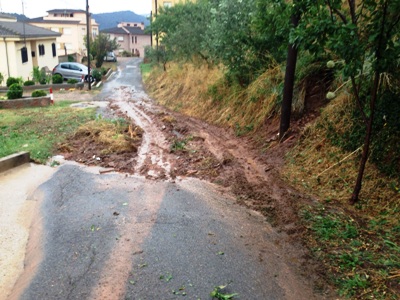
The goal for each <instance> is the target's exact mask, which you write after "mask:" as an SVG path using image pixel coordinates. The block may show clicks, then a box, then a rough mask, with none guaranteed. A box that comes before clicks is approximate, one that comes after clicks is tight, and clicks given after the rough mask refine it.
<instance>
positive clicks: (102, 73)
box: [100, 67, 108, 76]
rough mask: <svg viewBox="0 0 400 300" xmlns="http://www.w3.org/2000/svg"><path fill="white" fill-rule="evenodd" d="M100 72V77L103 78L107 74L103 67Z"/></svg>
mask: <svg viewBox="0 0 400 300" xmlns="http://www.w3.org/2000/svg"><path fill="white" fill-rule="evenodd" d="M100 70H101V75H103V76H105V75H106V74H107V72H108V69H107V68H104V67H101V69H100Z"/></svg>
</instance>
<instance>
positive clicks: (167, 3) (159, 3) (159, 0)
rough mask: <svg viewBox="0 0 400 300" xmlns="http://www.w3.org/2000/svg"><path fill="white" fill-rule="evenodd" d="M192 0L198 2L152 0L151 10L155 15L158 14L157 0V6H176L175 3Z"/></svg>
mask: <svg viewBox="0 0 400 300" xmlns="http://www.w3.org/2000/svg"><path fill="white" fill-rule="evenodd" d="M190 1H192V2H196V0H151V10H152V12H153V15H154V14H156V2H157V7H165V6H174V5H175V4H178V3H186V2H190ZM157 11H158V8H157Z"/></svg>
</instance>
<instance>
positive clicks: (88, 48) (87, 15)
mask: <svg viewBox="0 0 400 300" xmlns="http://www.w3.org/2000/svg"><path fill="white" fill-rule="evenodd" d="M89 18H90V16H89V0H86V35H87V38H86V40H87V47H86V48H87V59H88V75H87V81H88V88H89V91H90V90H91V89H92V86H91V82H90V35H89V34H90V26H89Z"/></svg>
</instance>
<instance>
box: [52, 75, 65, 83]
mask: <svg viewBox="0 0 400 300" xmlns="http://www.w3.org/2000/svg"><path fill="white" fill-rule="evenodd" d="M52 80H53V83H63V78H62V76H61V75H60V74H54V75H53V78H52Z"/></svg>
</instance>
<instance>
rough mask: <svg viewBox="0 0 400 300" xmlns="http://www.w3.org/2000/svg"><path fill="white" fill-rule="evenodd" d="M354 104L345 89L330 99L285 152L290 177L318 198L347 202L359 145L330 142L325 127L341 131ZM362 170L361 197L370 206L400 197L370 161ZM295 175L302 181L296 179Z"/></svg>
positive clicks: (349, 119) (356, 169)
mask: <svg viewBox="0 0 400 300" xmlns="http://www.w3.org/2000/svg"><path fill="white" fill-rule="evenodd" d="M353 105H354V104H353V103H352V101H351V99H350V98H349V96H348V95H347V94H344V93H343V94H342V95H341V96H340V97H338V98H336V99H335V100H334V101H332V103H331V104H330V105H329V106H328V107H327V108H326V109H325V110H324V112H323V113H322V115H321V117H320V119H319V120H318V121H317V123H315V124H312V125H309V126H308V127H306V128H305V129H304V131H303V136H302V139H301V141H300V143H299V144H298V145H297V146H296V147H295V148H294V149H293V150H292V151H291V153H290V154H289V155H288V159H289V162H290V163H289V164H288V165H287V167H286V169H285V174H286V176H287V177H288V179H289V180H290V181H292V182H296V183H297V184H299V183H300V185H301V186H302V187H303V188H304V189H305V190H307V191H308V192H312V193H313V194H316V195H318V196H319V197H320V198H321V199H332V200H333V199H334V200H337V201H339V202H340V203H342V204H347V201H348V199H349V198H350V195H351V192H352V188H353V186H354V184H355V179H356V177H357V173H358V164H359V159H360V153H361V146H362V145H360V148H359V151H355V152H353V153H347V152H344V151H343V150H342V149H341V148H339V147H335V146H333V145H331V144H330V142H329V141H328V140H327V138H326V131H327V129H328V126H331V124H335V130H336V131H337V132H339V134H340V133H344V132H345V131H346V130H347V129H348V128H349V126H351V124H352V122H351V114H350V112H351V111H352V110H353ZM328 120H329V122H328ZM365 174H366V176H365V179H364V181H363V189H362V193H361V197H360V198H361V199H362V200H361V201H362V203H365V204H367V205H368V207H370V209H373V210H375V209H377V211H379V210H380V209H382V204H383V203H385V205H384V206H386V205H387V204H390V203H393V202H396V200H397V201H398V200H400V195H399V194H398V192H397V191H396V190H395V189H392V188H391V181H390V180H388V179H386V178H385V177H384V176H383V175H382V174H381V173H380V172H379V171H378V170H377V168H376V167H375V166H374V165H373V164H370V163H367V166H366V172H365ZM298 178H302V181H301V182H298ZM378 203H379V205H377V204H378Z"/></svg>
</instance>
